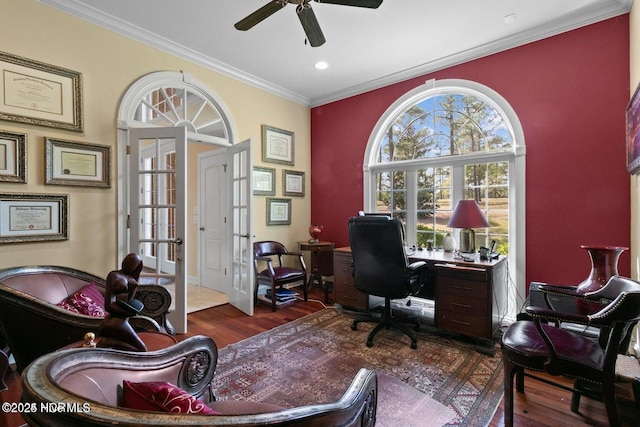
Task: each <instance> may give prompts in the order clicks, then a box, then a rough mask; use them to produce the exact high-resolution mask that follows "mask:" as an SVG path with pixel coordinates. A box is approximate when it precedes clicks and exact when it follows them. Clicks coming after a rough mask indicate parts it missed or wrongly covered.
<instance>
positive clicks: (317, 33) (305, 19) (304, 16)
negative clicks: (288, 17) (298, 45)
mask: <svg viewBox="0 0 640 427" xmlns="http://www.w3.org/2000/svg"><path fill="white" fill-rule="evenodd" d="M298 17H299V18H300V23H301V24H302V28H304V33H305V34H306V35H307V40H309V44H310V45H311V46H313V47H318V46H322V45H323V44H324V42H325V41H326V40H325V39H324V34H322V30H321V29H320V24H318V20H317V19H316V14H315V13H313V9H311V7H310V6H309V7H303V8H301V10H300V11H299V12H298Z"/></svg>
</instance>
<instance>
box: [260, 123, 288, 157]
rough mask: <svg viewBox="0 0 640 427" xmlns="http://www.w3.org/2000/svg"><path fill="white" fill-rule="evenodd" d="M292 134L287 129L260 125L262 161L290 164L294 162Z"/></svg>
mask: <svg viewBox="0 0 640 427" xmlns="http://www.w3.org/2000/svg"><path fill="white" fill-rule="evenodd" d="M293 149H294V134H293V132H290V131H288V130H284V129H278V128H276V127H273V126H268V125H262V161H263V162H267V163H280V164H282V165H291V166H293V164H294V163H295V157H294V150H293Z"/></svg>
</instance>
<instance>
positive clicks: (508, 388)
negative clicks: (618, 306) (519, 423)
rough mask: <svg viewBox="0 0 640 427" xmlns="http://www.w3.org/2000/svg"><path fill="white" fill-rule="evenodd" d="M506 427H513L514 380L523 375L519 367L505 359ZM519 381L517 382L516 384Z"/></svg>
mask: <svg viewBox="0 0 640 427" xmlns="http://www.w3.org/2000/svg"><path fill="white" fill-rule="evenodd" d="M503 364H504V425H505V427H513V379H514V376H516V377H517V376H518V375H520V374H521V373H522V368H520V367H517V366H516V365H514V364H513V363H511V362H510V361H509V360H507V359H504V360H503ZM517 382H518V381H517V380H516V383H517Z"/></svg>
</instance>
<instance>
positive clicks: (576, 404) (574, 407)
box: [571, 380, 584, 414]
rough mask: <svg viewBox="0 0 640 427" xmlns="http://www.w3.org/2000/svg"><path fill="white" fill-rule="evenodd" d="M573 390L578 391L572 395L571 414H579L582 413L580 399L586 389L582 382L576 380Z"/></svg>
mask: <svg viewBox="0 0 640 427" xmlns="http://www.w3.org/2000/svg"><path fill="white" fill-rule="evenodd" d="M573 388H574V389H575V390H576V391H574V392H572V393H571V412H574V413H576V414H577V413H578V412H579V411H580V398H581V397H582V392H583V390H584V387H583V386H582V381H580V380H575V381H574V382H573Z"/></svg>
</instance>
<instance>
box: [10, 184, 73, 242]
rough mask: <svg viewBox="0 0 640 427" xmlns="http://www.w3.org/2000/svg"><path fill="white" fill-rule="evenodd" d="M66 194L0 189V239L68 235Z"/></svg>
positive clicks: (46, 238)
mask: <svg viewBox="0 0 640 427" xmlns="http://www.w3.org/2000/svg"><path fill="white" fill-rule="evenodd" d="M68 212H69V195H68V194H30V193H0V243H23V242H42V241H49V240H68V239H69V217H68Z"/></svg>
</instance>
